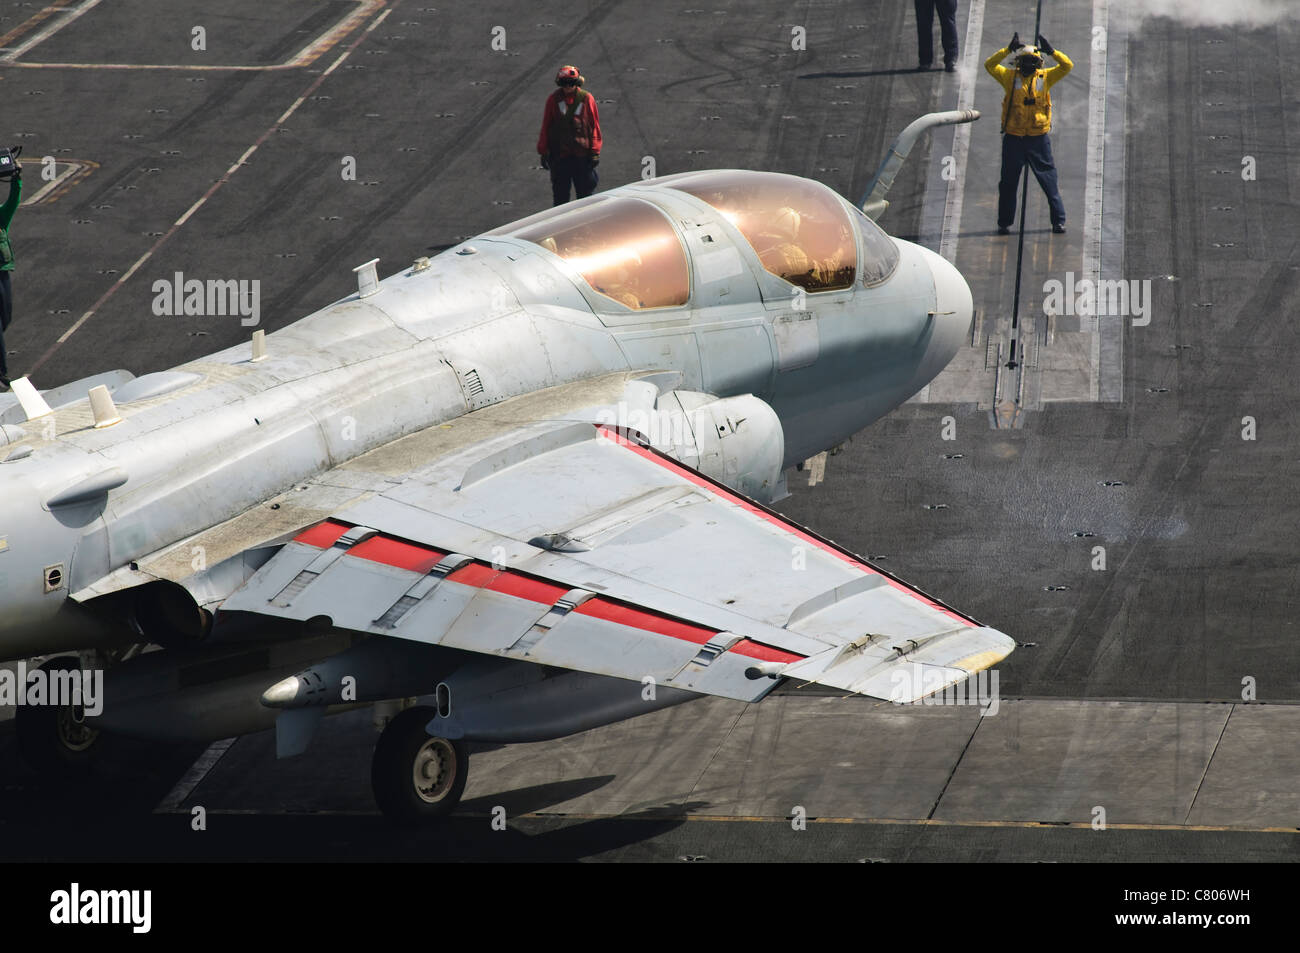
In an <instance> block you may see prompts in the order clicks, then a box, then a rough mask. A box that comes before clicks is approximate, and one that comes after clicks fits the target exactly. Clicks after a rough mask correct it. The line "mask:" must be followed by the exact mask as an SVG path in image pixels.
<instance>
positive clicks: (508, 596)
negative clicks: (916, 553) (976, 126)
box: [0, 113, 1014, 823]
mask: <svg viewBox="0 0 1300 953" xmlns="http://www.w3.org/2000/svg"><path fill="white" fill-rule="evenodd" d="M971 118H974V114H969V113H966V114H958V113H950V114H934V115H932V116H929V117H923V119H922V120H918V123H914V124H913V127H909V130H910V133H909V134H907V135H905V136H904V137H900V142H899V143H896V144H895V148H894V150H893V152H892V153H891V155H890V157H889V158H888V159H887V160H886V161H885V163H884V165H883V166H882V170H881V175H880V177H879V179H878V183H877V187H876V188H874V189H873V190H872V192H871V195H869V196H868V198H867V200H866V203H865V204H866V207H867V208H868V209H869V210H871V211H873V212H875V213H877V214H878V212H879V210H880V209H881V208H883V205H884V203H883V200H882V198H881V196H882V195H883V191H884V189H887V188H888V182H889V181H890V180H891V179H892V177H893V173H894V171H896V168H897V165H898V164H899V163H900V162H901V161H902V159H903V157H905V155H906V152H907V149H908V147H909V146H910V142H911V141H914V140H915V137H916V135H918V134H919V133H920V131H923V129H925V128H929V127H930V126H932V125H934V124H936V123H939V122H957V121H969V119H971ZM909 135H910V139H909ZM357 272H358V288H357V292H356V293H355V294H351V295H349V296H348V297H346V298H344V299H342V300H340V301H338V302H336V303H335V304H332V305H330V306H329V307H327V308H324V309H323V310H321V311H319V312H317V313H315V314H312V315H310V316H309V317H306V318H303V319H302V320H300V321H298V322H296V323H294V324H292V325H289V326H288V327H286V328H284V329H282V330H280V331H278V332H275V333H274V334H271V335H269V336H263V335H262V334H261V333H260V332H259V333H255V334H254V338H253V340H252V341H251V342H250V343H248V344H244V345H240V346H237V347H233V348H230V349H228V350H225V351H221V352H218V353H216V354H213V355H211V356H209V357H206V358H203V359H201V360H197V361H194V362H191V363H189V364H186V365H183V366H181V367H177V368H175V369H174V370H169V371H164V372H160V373H150V374H145V375H143V376H141V377H132V376H131V375H130V374H129V373H127V372H125V371H115V372H109V373H107V374H103V375H100V376H99V377H96V378H90V379H88V380H86V381H79V382H77V383H75V384H71V385H67V386H64V387H60V388H56V389H54V390H50V391H46V392H44V393H38V392H37V391H36V390H35V389H34V388H33V387H32V386H31V384H30V383H29V382H26V381H17V382H15V388H14V389H15V395H16V396H14V397H10V398H7V399H6V400H5V402H4V403H0V599H2V600H3V603H2V604H3V612H0V658H5V659H23V658H28V657H31V656H37V655H39V656H51V655H53V656H54V657H53V658H49V659H48V660H47V661H46V662H45V663H44V666H43V671H44V672H45V673H46V674H47V675H49V676H50V677H51V678H56V677H59V676H68V675H71V674H75V673H76V672H77V671H78V670H87V671H89V670H92V669H93V670H100V671H103V672H104V697H103V700H102V706H96V711H97V714H92V713H91V712H89V711H88V710H87V708H86V706H85V705H84V704H83V705H80V706H78V705H77V704H76V703H75V702H69V703H66V704H63V705H61V706H49V707H40V706H26V707H22V708H20V709H19V710H18V725H17V731H18V739H19V743H20V746H21V748H22V750H23V752H24V753H25V754H26V755H27V756H28V757H29V758H30V759H31V760H32V761H33V762H34V763H36V764H38V765H40V766H42V767H43V768H44V769H46V770H49V771H54V772H67V771H71V770H76V769H77V768H79V767H80V766H81V765H82V764H83V762H84V761H85V760H86V759H87V758H89V757H90V756H91V755H92V753H93V751H94V749H95V741H96V738H97V737H98V736H99V733H101V732H120V733H123V734H126V735H131V736H136V737H142V738H149V739H160V740H180V739H189V740H196V739H209V740H215V739H219V738H225V737H229V736H232V735H239V734H245V733H249V732H253V731H258V730H262V729H265V728H269V727H271V726H274V727H275V730H276V742H277V752H278V754H279V755H280V756H290V755H295V754H299V753H301V752H303V751H305V750H306V749H307V747H308V744H309V742H310V740H311V738H312V737H313V735H314V733H315V732H316V730H317V728H318V725H319V724H320V721H321V718H322V716H323V715H324V714H325V713H327V712H333V711H340V710H344V709H346V708H348V707H350V706H358V705H364V704H375V703H383V704H386V705H388V706H390V709H391V711H393V712H395V715H394V717H392V718H391V720H389V721H388V723H387V727H386V728H385V729H384V731H383V734H382V735H381V737H380V738H379V741H378V743H377V745H376V749H375V753H374V758H373V763H372V781H373V788H374V793H375V797H376V800H377V801H378V803H379V805H380V807H381V808H382V809H383V811H384V812H385V814H387V815H388V816H389V817H391V818H393V819H394V820H397V821H399V822H402V823H415V822H420V821H422V820H425V819H428V818H432V817H438V816H440V815H443V814H446V813H447V812H449V811H451V810H452V809H453V808H454V806H455V805H456V803H457V801H458V799H459V798H460V796H461V793H462V791H463V790H464V787H465V779H466V772H467V769H468V758H469V747H468V745H469V744H470V743H473V742H492V743H513V742H526V741H536V740H542V739H549V738H555V737H559V736H563V735H566V734H570V733H573V732H578V731H583V730H585V729H588V728H592V727H595V726H598V725H603V724H607V723H610V722H613V721H616V720H619V719H624V718H630V717H633V716H635V715H638V714H642V713H645V712H649V711H653V710H656V709H660V708H664V707H666V706H669V705H675V704H678V703H681V702H685V701H689V700H691V699H694V698H698V697H701V696H703V695H720V696H725V697H728V698H734V699H743V700H745V701H749V702H756V701H758V700H759V699H761V698H763V697H764V696H765V695H766V694H768V693H769V692H770V691H772V689H773V688H774V687H775V686H776V685H777V684H779V683H780V682H781V681H783V680H792V681H795V682H798V683H806V682H818V683H823V684H826V685H831V686H836V687H838V688H841V689H844V690H845V691H847V692H861V693H864V694H867V695H872V696H877V697H881V698H892V699H894V700H897V701H912V700H915V699H917V698H919V697H922V696H924V695H926V694H929V693H932V692H934V691H936V690H938V689H940V688H943V687H945V686H947V685H950V684H953V683H955V682H958V681H960V680H963V679H965V678H967V676H968V675H970V674H971V673H974V672H977V671H980V670H982V669H984V668H987V667H988V666H990V665H993V664H994V663H996V662H997V661H998V660H1000V659H1002V658H1003V657H1005V656H1006V655H1007V654H1008V653H1009V652H1010V651H1011V649H1012V648H1013V646H1014V643H1013V641H1012V640H1011V639H1010V638H1008V637H1007V636H1006V635H1003V634H1001V633H999V632H997V631H996V630H994V629H992V628H989V627H987V626H983V625H981V624H979V623H977V622H976V621H975V620H973V619H971V618H970V617H969V616H967V615H965V614H963V613H961V612H959V611H957V610H955V609H952V608H950V607H948V606H946V605H944V604H943V603H942V602H940V601H938V600H937V599H935V598H932V597H930V596H928V595H925V594H924V593H922V592H920V591H918V590H916V589H915V588H913V587H911V586H908V585H907V584H906V583H904V582H902V581H900V580H898V579H896V578H894V577H893V576H891V575H890V574H888V573H886V572H884V571H882V570H880V569H879V568H877V567H875V566H873V565H870V564H868V563H867V562H866V561H865V560H864V559H862V558H861V557H859V556H856V555H854V554H853V553H851V552H848V551H847V550H845V549H843V548H841V547H839V546H837V545H835V544H834V543H832V542H830V541H829V540H827V539H824V538H822V537H821V536H818V535H817V534H815V533H813V532H811V531H809V530H807V529H804V528H802V527H800V526H798V525H796V524H794V523H792V522H791V521H790V520H787V519H785V518H784V517H782V516H780V515H779V514H777V513H775V512H774V511H773V510H771V509H769V508H768V504H771V503H772V502H773V501H775V500H779V499H780V498H781V497H782V496H783V495H785V478H784V474H785V471H786V470H787V468H790V467H792V466H796V465H798V464H800V463H801V462H802V461H805V460H808V459H809V458H812V457H814V456H815V455H817V454H820V453H822V452H824V451H826V450H827V449H828V448H831V447H834V446H836V445H837V444H840V443H841V442H843V441H844V440H846V439H847V438H849V437H850V436H851V435H852V434H854V433H856V432H857V431H859V430H861V429H862V428H863V427H865V426H867V425H868V424H870V423H871V422H872V421H874V420H876V419H878V418H879V417H881V416H882V415H884V414H886V413H887V412H889V411H890V410H891V409H892V408H895V407H897V406H898V405H899V404H901V403H902V402H903V401H904V400H906V399H907V398H908V397H910V396H911V395H912V394H914V393H916V391H917V390H918V389H920V388H921V387H922V386H924V385H925V384H926V383H927V382H928V381H930V380H931V379H932V378H934V377H935V375H936V374H938V373H939V371H940V370H942V369H943V367H944V366H945V365H946V364H947V363H948V362H949V360H950V359H951V358H952V357H953V355H954V354H955V353H956V351H957V349H958V348H959V347H960V346H961V343H962V341H963V339H964V338H965V336H966V334H967V332H968V329H969V327H970V324H971V320H972V300H971V294H970V290H969V288H968V287H967V285H966V282H965V281H964V279H963V278H962V276H961V275H960V274H959V273H958V272H957V271H956V270H955V269H954V268H953V267H952V266H951V265H950V264H949V263H948V262H946V261H945V260H943V259H942V258H940V257H939V256H937V255H935V254H934V253H932V252H930V251H928V250H926V249H925V248H922V247H920V246H918V245H914V244H911V243H908V242H905V241H900V240H897V239H893V238H890V237H889V236H888V235H886V233H885V232H884V231H882V230H881V229H880V228H879V227H878V226H877V225H876V224H875V222H874V221H873V220H872V218H871V217H870V216H868V215H867V214H864V212H863V211H862V209H861V208H860V207H858V206H855V205H854V204H852V203H850V202H848V201H846V200H844V199H843V198H841V197H840V196H838V195H837V194H836V193H834V192H833V191H832V190H831V189H829V188H827V187H826V186H824V185H822V184H820V183H817V182H814V181H811V180H808V179H804V178H798V177H795V176H790V175H782V174H776V173H767V172H750V171H738V170H715V171H703V172H688V173H683V174H679V175H670V176H666V177H663V178H658V179H654V180H651V181H646V182H637V183H634V184H631V185H626V186H623V187H621V188H616V189H613V190H611V191H609V192H606V193H602V194H598V195H595V196H592V197H590V198H587V199H585V200H583V201H579V202H575V203H573V204H570V205H564V206H561V207H558V208H554V209H549V210H547V211H544V212H541V213H539V214H536V215H533V216H531V217H529V218H525V219H523V220H522V221H517V222H513V223H511V224H509V225H504V226H502V227H501V228H498V229H495V230H493V231H491V232H488V233H486V234H483V235H480V236H478V237H476V238H474V239H472V240H471V241H467V242H465V243H463V244H460V245H458V246H456V247H454V248H452V249H449V250H448V251H446V252H445V253H443V254H441V255H439V256H437V257H436V258H434V259H432V260H429V259H425V258H420V259H417V260H416V261H415V262H414V263H413V264H412V265H411V266H410V267H409V268H406V269H404V270H402V271H401V272H400V273H398V274H394V275H391V276H390V277H388V278H386V279H384V280H382V281H380V280H378V278H377V272H376V269H375V263H374V262H370V263H367V264H366V265H363V266H360V267H359V268H358V269H357ZM71 653H75V654H71ZM918 674H919V676H920V677H918ZM421 698H422V699H425V702H424V703H421V704H413V701H414V700H415V699H421ZM101 707H102V710H99V709H100V708H101Z"/></svg>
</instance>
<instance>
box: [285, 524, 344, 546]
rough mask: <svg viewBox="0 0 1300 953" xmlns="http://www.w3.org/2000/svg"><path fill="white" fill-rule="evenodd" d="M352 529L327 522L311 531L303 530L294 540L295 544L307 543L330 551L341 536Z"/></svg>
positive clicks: (317, 525) (312, 528)
mask: <svg viewBox="0 0 1300 953" xmlns="http://www.w3.org/2000/svg"><path fill="white" fill-rule="evenodd" d="M351 528H352V527H351V526H348V525H347V524H346V523H336V522H334V520H326V521H325V522H323V523H317V524H316V525H315V526H313V527H311V528H310V529H305V530H303V531H302V532H301V533H299V534H298V535H297V536H295V537H294V538H293V541H294V542H295V543H306V544H307V545H308V546H317V547H319V548H321V549H329V548H330V547H331V546H333V545H334V544H335V543H337V542H338V541H339V537H340V536H342V535H343V534H344V533H346V532H347V531H348V530H350V529H351Z"/></svg>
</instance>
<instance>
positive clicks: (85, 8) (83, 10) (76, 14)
mask: <svg viewBox="0 0 1300 953" xmlns="http://www.w3.org/2000/svg"><path fill="white" fill-rule="evenodd" d="M99 4H100V0H85V2H84V3H83V4H82V5H81V6H79V7H76V8H75V9H72V10H60V11H59V12H58V13H56V14H55V15H54V17H57V19H54V18H53V17H52V18H51V19H52V21H53V22H51V23H50V24H49V25H48V26H47V27H45V28H44V29H43V30H40V31H38V32H36V33H33V34H32V35H31V36H30V37H28V38H27V39H26V40H24V41H23V42H21V43H19V44H18V45H17V46H15V47H14V48H13V49H12V50H10V51H9V52H8V53H6V54H5V55H4V56H0V63H12V62H13V61H14V60H16V59H17V58H18V57H20V56H22V55H23V54H24V53H26V52H27V51H28V50H30V49H31V48H32V47H33V46H35V45H36V44H37V43H40V42H42V41H44V40H48V39H49V38H50V37H52V36H53V35H54V34H55V33H58V32H59V31H60V30H62V29H63V28H64V27H65V26H67V25H68V24H70V23H72V22H73V21H74V20H77V19H78V18H80V17H82V16H84V15H85V14H87V13H89V12H90V11H91V10H92V9H93V8H95V7H97V6H99Z"/></svg>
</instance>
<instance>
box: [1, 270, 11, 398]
mask: <svg viewBox="0 0 1300 953" xmlns="http://www.w3.org/2000/svg"><path fill="white" fill-rule="evenodd" d="M9 274H10V273H9V272H7V271H0V377H3V378H4V379H5V380H9V364H8V362H7V360H6V359H5V332H6V331H8V330H9V322H11V321H12V320H13V319H14V309H13V288H12V287H11V286H10V284H9Z"/></svg>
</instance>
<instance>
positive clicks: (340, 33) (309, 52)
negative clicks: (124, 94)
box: [0, 0, 388, 72]
mask: <svg viewBox="0 0 1300 953" xmlns="http://www.w3.org/2000/svg"><path fill="white" fill-rule="evenodd" d="M99 2H100V0H87V9H89V7H91V6H94V5H95V4H97V3H99ZM387 2H388V0H356V3H357V4H358V5H357V7H356V8H355V9H354V10H353V11H352V12H351V13H349V14H348V15H347V16H345V17H344V18H343V19H342V20H340V21H339V22H338V23H336V24H334V26H332V27H331V28H330V29H329V30H327V31H326V32H325V33H323V34H321V35H320V36H319V37H317V38H316V39H314V40H312V41H311V42H310V43H308V44H307V45H306V46H304V47H303V48H302V49H301V50H299V51H298V52H297V53H295V54H294V55H293V56H292V57H290V58H289V59H287V60H285V61H284V62H283V63H266V64H263V65H258V66H221V65H216V64H208V63H18V62H14V60H15V58H16V57H18V56H21V55H22V54H23V53H25V52H26V51H27V50H29V49H31V48H32V47H33V46H35V45H36V44H37V43H39V42H41V41H42V40H44V39H48V38H49V36H50V35H51V34H52V33H54V32H55V31H56V30H61V29H62V28H63V27H65V26H67V25H68V24H69V23H71V22H72V20H74V19H76V17H79V16H81V14H82V13H84V12H85V11H84V10H79V11H78V12H77V13H76V15H75V16H72V17H69V18H67V19H65V20H64V21H63V22H61V23H57V24H55V25H54V26H53V27H50V28H47V29H46V30H44V31H42V32H41V33H39V34H37V35H35V36H33V37H32V38H31V39H30V40H28V41H27V42H25V43H24V44H22V46H19V47H15V48H14V49H13V50H12V51H11V52H10V53H8V54H6V55H5V56H0V62H3V63H5V64H6V65H9V66H22V67H25V68H27V69H126V70H131V69H136V70H139V69H145V70H148V69H176V70H225V71H229V72H256V71H259V70H284V69H296V68H298V67H300V66H306V65H307V64H309V63H312V62H314V61H315V60H316V59H317V58H318V57H320V56H321V55H322V54H323V53H325V52H326V51H327V50H329V48H330V47H332V46H333V45H334V44H335V43H337V42H338V41H339V40H341V39H342V38H343V37H344V36H346V35H347V34H348V33H350V32H352V30H354V29H356V27H357V24H358V23H359V22H360V21H362V20H364V19H365V18H366V17H368V16H370V15H371V14H372V13H374V12H375V11H376V10H377V9H379V8H380V7H382V6H383V5H384V4H385V3H387Z"/></svg>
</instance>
